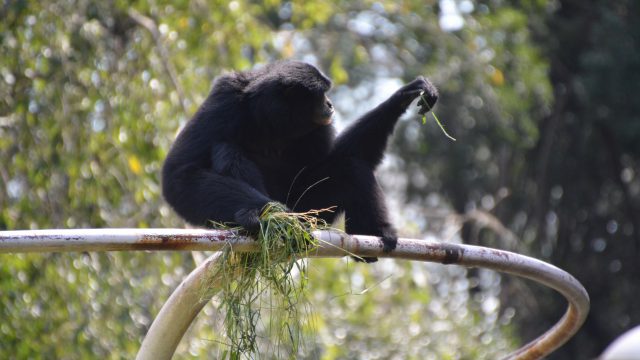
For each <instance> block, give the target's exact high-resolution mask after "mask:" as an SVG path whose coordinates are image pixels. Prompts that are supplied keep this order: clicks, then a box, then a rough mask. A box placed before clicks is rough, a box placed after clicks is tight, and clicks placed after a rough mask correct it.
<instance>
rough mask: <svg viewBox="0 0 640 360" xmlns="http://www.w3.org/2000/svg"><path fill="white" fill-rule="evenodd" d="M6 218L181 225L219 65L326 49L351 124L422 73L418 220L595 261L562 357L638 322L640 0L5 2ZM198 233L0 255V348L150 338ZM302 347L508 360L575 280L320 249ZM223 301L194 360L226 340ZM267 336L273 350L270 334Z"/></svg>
mask: <svg viewBox="0 0 640 360" xmlns="http://www.w3.org/2000/svg"><path fill="white" fill-rule="evenodd" d="M0 19H2V21H0V229H7V230H12V229H38V228H85V227H182V226H184V223H183V222H182V221H181V220H180V219H178V218H177V217H176V216H175V214H173V213H172V211H171V210H170V208H169V207H168V206H167V204H165V203H164V202H163V200H162V198H161V196H160V187H159V170H160V166H161V164H162V160H163V158H164V156H165V155H166V152H167V151H168V149H169V146H170V144H171V142H172V140H173V138H174V137H175V134H176V132H177V131H178V130H179V128H180V126H181V125H183V124H184V123H185V122H186V121H187V120H188V119H189V116H190V115H191V114H193V113H194V112H195V110H196V109H197V107H198V105H199V104H200V103H201V102H202V100H203V99H204V97H205V96H206V95H207V93H208V90H209V88H210V85H211V81H212V80H213V78H214V77H215V76H217V75H218V74H220V73H222V72H224V71H228V70H233V69H240V70H242V69H248V68H251V67H252V66H254V65H256V64H260V63H264V62H268V61H272V60H275V59H280V58H296V59H301V60H305V61H309V62H312V63H315V64H317V65H318V66H319V67H321V68H322V69H323V70H324V71H325V72H326V73H327V74H328V75H329V76H330V77H332V78H333V80H334V82H335V84H336V86H335V87H334V90H332V93H331V94H330V95H331V96H332V98H333V99H334V102H335V103H336V106H337V107H338V110H339V111H338V124H339V125H340V126H343V125H344V124H345V123H348V122H349V121H351V120H352V119H354V118H355V117H357V116H358V115H359V114H362V113H363V112H364V111H366V109H369V108H371V107H373V106H374V105H375V102H377V101H380V100H382V99H384V98H385V96H388V95H390V94H391V93H392V92H393V91H394V90H395V88H396V87H397V86H400V85H401V84H402V82H404V81H409V80H411V79H412V78H413V77H415V76H416V75H419V74H425V75H427V76H429V77H430V78H431V79H432V80H433V81H434V82H435V83H436V84H437V86H438V87H439V88H440V92H441V99H440V102H439V105H438V106H437V107H436V109H435V110H436V113H437V115H438V117H439V118H440V119H441V120H442V121H443V122H444V123H445V126H446V127H447V129H448V130H449V132H451V133H452V134H453V135H454V136H455V137H457V139H458V141H457V142H455V143H452V142H450V141H449V140H448V139H446V138H445V137H444V136H443V135H442V134H441V133H440V132H439V130H438V129H437V128H436V127H435V125H433V124H432V123H431V122H428V123H427V125H421V124H420V121H419V117H418V116H417V115H416V114H415V112H410V113H409V114H408V115H407V116H406V117H405V119H403V120H402V121H401V122H400V123H399V125H398V127H397V129H396V133H395V137H394V140H393V144H392V145H391V147H390V153H389V155H388V156H387V158H386V160H385V164H384V167H383V169H381V171H380V173H379V178H380V181H381V183H382V184H383V185H384V187H385V190H386V192H387V197H388V198H389V202H390V203H391V207H392V209H393V215H394V221H395V223H396V224H397V225H398V227H399V228H401V232H402V233H403V235H404V236H410V237H432V236H435V237H437V238H438V239H444V240H447V241H462V242H465V243H470V244H480V245H485V246H493V247H499V248H505V249H510V250H514V251H518V252H520V253H524V254H528V255H532V256H536V257H539V258H541V259H543V260H546V261H549V262H551V263H553V264H555V265H557V266H559V267H562V268H564V269H566V270H568V271H569V272H571V273H572V274H574V275H575V276H576V277H577V278H578V279H579V280H580V281H581V282H582V283H583V284H584V285H585V286H586V287H587V290H588V291H589V293H590V295H591V299H592V311H591V314H590V316H589V319H588V320H587V323H586V324H585V326H584V327H583V329H582V330H581V331H580V332H579V333H578V335H577V336H576V338H575V339H574V340H572V341H571V342H569V344H568V345H566V346H565V347H563V348H562V349H561V350H560V351H559V352H558V353H557V354H556V355H554V356H553V357H552V358H557V359H560V358H593V357H595V356H597V355H598V354H599V353H600V352H601V351H602V349H603V348H604V347H605V346H606V345H607V344H608V343H609V342H610V341H611V340H612V339H613V338H614V337H615V336H617V335H618V334H619V333H621V332H622V331H624V330H625V329H628V328H630V327H632V326H633V325H634V324H637V323H640V303H639V302H637V301H633V300H632V299H637V298H638V297H639V296H640V288H639V287H638V286H637V284H638V280H639V279H640V265H638V264H639V260H640V211H639V209H640V196H639V195H640V178H639V177H638V175H637V174H638V172H639V171H640V163H639V161H638V159H639V158H640V157H639V155H640V145H638V144H640V141H638V140H640V119H639V117H640V115H638V114H640V103H639V102H638V101H636V99H635V94H637V93H639V92H640V52H639V51H640V50H639V49H640V4H639V3H638V2H636V1H632V0H621V1H616V2H608V1H604V0H592V1H578V0H556V1H547V0H530V1H507V0H491V1H471V0H455V1H454V0H441V1H410V0H407V1H394V2H376V1H365V0H356V1H346V0H338V1H334V2H324V1H290V2H283V1H278V0H269V1H265V2H253V1H246V0H237V1H231V2H226V1H163V0H156V1H135V2H129V1H118V0H113V1H103V2H99V1H89V0H77V1H72V0H55V1H46V2H34V1H26V0H23V1H20V0H15V1H5V2H4V3H3V4H2V5H0ZM193 266H194V263H193V260H192V257H191V255H190V254H189V253H180V252H175V253H169V252H149V253H75V254H29V255H25V254H19V255H17V254H3V255H0V354H2V357H5V356H8V357H9V358H15V359H26V358H65V359H84V358H131V357H133V356H134V354H135V353H136V351H137V349H138V347H139V344H140V341H141V339H142V337H143V336H144V334H145V332H146V330H147V329H148V327H149V325H150V323H151V321H152V319H153V317H154V316H155V314H156V313H157V312H158V310H159V308H160V306H161V305H162V303H163V301H164V300H165V299H166V298H167V297H168V295H169V293H170V292H171V291H172V289H173V288H174V287H175V286H176V285H177V284H178V283H179V282H180V280H181V279H182V278H183V277H184V276H185V275H186V274H188V273H189V271H190V269H192V268H193ZM310 266H311V282H312V289H313V291H312V293H311V299H312V305H311V306H310V309H311V310H310V313H311V315H312V316H313V318H314V319H315V322H316V324H317V327H318V329H317V331H318V332H317V336H315V337H314V338H313V339H310V340H309V344H308V346H307V351H306V352H305V354H301V357H306V358H320V359H362V358H369V359H374V358H383V359H387V358H389V359H393V358H398V359H400V358H402V359H405V358H406V359H425V358H427V359H447V358H450V359H454V358H461V359H466V358H474V359H475V358H486V359H493V358H496V357H498V356H500V355H504V354H505V353H507V352H508V351H509V350H511V349H514V348H515V347H517V346H518V345H520V344H523V343H524V342H526V341H527V340H529V339H531V338H532V337H533V336H535V335H537V334H539V333H540V332H542V331H543V330H545V329H546V328H548V327H549V326H550V325H551V324H552V323H553V322H555V321H556V320H557V318H558V317H559V316H560V315H561V313H562V312H563V311H564V307H565V303H564V300H562V298H561V297H560V296H559V295H557V294H553V293H552V292H550V291H548V290H545V289H542V288H540V287H537V286H534V285H532V284H530V283H527V282H522V281H519V280H514V279H512V278H508V277H500V276H498V275H497V274H495V273H491V272H487V271H478V270H468V271H467V270H465V269H462V268H456V267H443V266H436V265H424V264H417V263H407V262H401V261H398V262H394V261H381V262H379V263H378V264H376V265H373V266H363V265H355V264H353V263H351V262H349V261H347V260H314V261H312V263H311V265H310ZM219 321H220V317H219V315H216V312H215V303H214V304H213V305H211V306H208V307H207V308H206V309H205V312H204V314H203V315H201V316H200V317H199V318H198V321H197V323H196V325H195V326H194V327H192V329H191V330H190V333H189V334H188V336H187V337H186V338H185V339H186V340H185V341H183V342H182V343H181V345H180V348H179V350H178V353H177V356H176V358H197V357H209V358H215V357H216V356H217V355H219V354H221V351H223V349H224V347H223V346H221V345H220V342H223V341H224V339H223V337H222V335H221V334H220V333H219V329H220V323H219ZM263 357H267V358H268V354H263Z"/></svg>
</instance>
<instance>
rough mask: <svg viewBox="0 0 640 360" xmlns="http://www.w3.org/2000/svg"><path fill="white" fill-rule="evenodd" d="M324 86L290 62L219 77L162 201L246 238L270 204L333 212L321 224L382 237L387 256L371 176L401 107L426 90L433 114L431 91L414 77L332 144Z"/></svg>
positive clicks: (386, 234) (168, 168)
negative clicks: (237, 228)
mask: <svg viewBox="0 0 640 360" xmlns="http://www.w3.org/2000/svg"><path fill="white" fill-rule="evenodd" d="M330 87H331V81H330V80H329V79H328V78H327V77H325V76H324V75H323V74H322V73H320V72H319V71H318V70H317V69H316V68H315V67H313V66H311V65H308V64H305V63H301V62H295V61H282V62H277V63H274V64H271V65H269V66H266V67H263V68H261V69H258V70H253V71H246V72H237V73H231V74H226V75H222V76H220V77H219V78H218V79H216V81H215V83H214V85H213V89H212V90H211V93H210V94H209V97H208V98H207V99H206V101H205V102H204V104H203V105H202V106H201V107H200V109H199V110H198V112H197V113H196V114H195V116H194V117H193V119H191V121H189V123H188V124H187V125H186V126H185V128H184V129H183V130H182V131H181V132H180V134H179V135H178V138H177V139H176V141H175V143H174V144H173V146H172V148H171V151H170V152H169V155H168V156H167V159H166V161H165V163H164V167H163V169H162V190H163V195H164V197H165V199H166V200H167V201H168V202H169V204H171V206H172V207H173V208H174V209H175V211H176V212H177V213H178V214H179V215H180V216H182V217H183V218H184V219H185V220H187V221H188V222H189V223H191V224H193V225H197V226H210V225H211V221H215V222H222V223H234V224H238V225H241V226H243V227H244V228H246V229H247V230H248V231H250V232H255V231H256V230H257V229H258V228H259V221H258V216H259V214H260V211H261V209H262V208H263V206H264V205H265V204H267V203H268V202H271V201H278V202H281V203H283V204H286V205H287V207H288V208H289V209H291V210H292V211H306V210H311V209H321V208H327V207H330V206H336V207H337V209H336V212H334V213H328V212H327V213H325V214H324V215H322V216H323V218H324V219H325V220H327V221H329V222H330V221H332V220H333V217H334V216H335V214H337V213H339V212H342V211H344V212H345V217H346V231H347V232H348V233H351V234H362V235H375V236H381V237H382V239H383V247H384V250H385V251H391V250H393V249H394V248H395V247H396V242H397V235H396V231H395V229H394V228H393V226H392V225H391V224H390V223H389V220H388V216H387V210H386V207H385V203H384V196H383V194H382V191H381V189H380V187H379V186H378V184H377V182H376V179H375V177H374V170H375V168H376V167H377V166H378V164H379V163H380V161H381V160H382V157H383V155H384V150H385V148H386V144H387V140H388V138H389V136H390V135H391V133H392V132H393V128H394V126H395V124H396V122H397V120H398V118H399V117H400V115H401V114H402V113H403V112H404V111H405V110H406V108H407V106H409V104H410V103H411V101H413V100H414V99H415V98H416V97H418V96H419V94H420V93H421V92H424V93H425V98H426V99H427V102H428V104H427V105H428V106H429V107H431V106H433V104H434V103H435V101H436V99H437V91H436V89H435V87H433V85H431V83H429V82H428V81H427V80H426V79H424V78H423V77H418V78H417V79H415V80H414V81H412V82H411V83H409V84H407V85H405V86H403V87H402V88H401V89H399V90H398V91H396V92H395V93H394V94H393V95H392V96H391V97H390V98H389V99H388V100H386V101H385V102H383V103H382V104H380V105H379V106H378V107H376V108H375V109H373V110H372V111H370V112H368V113H367V114H365V115H364V116H362V117H361V118H360V119H359V120H357V121H356V122H355V123H354V124H352V125H351V126H350V127H349V128H347V129H346V130H345V131H344V132H342V133H341V134H340V135H339V136H338V137H337V138H336V137H335V134H334V129H333V127H332V126H331V125H329V124H327V120H330V118H331V115H332V113H333V106H332V105H331V102H330V101H329V100H328V99H327V98H326V96H325V93H326V92H327V91H328V90H329V88H330ZM421 103H424V101H421ZM421 105H423V104H421ZM365 260H366V261H375V258H367V259H365Z"/></svg>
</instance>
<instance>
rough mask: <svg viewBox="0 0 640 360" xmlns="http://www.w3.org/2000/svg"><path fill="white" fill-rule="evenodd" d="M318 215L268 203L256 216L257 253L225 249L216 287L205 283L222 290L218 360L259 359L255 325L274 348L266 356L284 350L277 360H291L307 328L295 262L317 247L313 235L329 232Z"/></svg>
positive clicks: (300, 267) (302, 279)
mask: <svg viewBox="0 0 640 360" xmlns="http://www.w3.org/2000/svg"><path fill="white" fill-rule="evenodd" d="M321 211H329V210H319V211H311V212H307V213H290V212H287V211H286V208H285V207H284V206H283V205H282V204H279V203H270V204H268V205H267V206H266V207H265V209H264V210H263V212H262V214H261V215H260V222H261V224H260V228H261V229H260V233H259V235H258V239H257V241H258V242H259V243H260V245H261V247H260V251H259V252H254V253H236V252H234V251H233V248H232V246H231V244H229V245H228V246H227V247H226V248H225V250H224V252H223V260H222V261H221V262H220V263H219V264H220V265H219V266H218V267H217V268H216V269H215V270H214V271H215V274H212V275H213V276H212V277H211V279H212V281H215V282H216V283H210V284H208V286H209V288H218V289H221V290H220V294H219V298H220V307H221V309H222V310H223V311H224V312H225V314H226V315H225V319H224V324H225V329H226V339H225V341H224V343H226V344H227V345H228V346H229V350H228V351H225V353H224V354H223V358H227V357H228V358H229V359H240V358H241V357H242V356H243V355H246V356H248V357H251V358H254V357H259V356H258V350H259V349H258V340H261V339H259V338H258V327H259V326H260V327H261V328H262V329H263V330H264V332H265V333H266V334H267V335H268V337H269V338H268V339H266V342H265V343H266V344H268V345H270V346H274V347H275V351H270V352H271V354H274V353H278V352H280V351H287V352H288V353H289V354H288V355H285V356H282V357H289V358H293V357H295V355H296V354H297V353H298V351H299V349H300V346H301V345H302V344H303V343H304V342H303V329H307V328H309V325H310V324H309V320H308V317H306V316H305V315H306V313H305V312H304V311H301V310H300V308H301V307H302V306H304V304H305V302H306V297H305V294H306V289H307V288H306V286H307V277H306V272H307V268H306V262H304V261H299V260H300V259H301V258H302V257H304V255H305V253H307V252H309V251H311V250H313V249H315V248H316V247H317V245H318V244H317V240H316V239H315V238H314V237H313V235H312V232H313V231H315V230H318V229H326V228H328V226H327V224H326V223H325V222H323V221H322V220H319V219H318V218H317V217H316V215H317V214H318V213H319V212H321ZM213 279H215V280H213ZM261 310H268V313H269V318H268V319H266V320H263V319H262V316H261ZM279 357H281V356H278V358H279Z"/></svg>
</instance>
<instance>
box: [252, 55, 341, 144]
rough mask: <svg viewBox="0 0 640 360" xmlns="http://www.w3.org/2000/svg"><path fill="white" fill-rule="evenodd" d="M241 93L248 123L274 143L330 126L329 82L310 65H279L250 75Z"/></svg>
mask: <svg viewBox="0 0 640 360" xmlns="http://www.w3.org/2000/svg"><path fill="white" fill-rule="evenodd" d="M248 80H249V82H248V84H247V86H246V87H245V89H244V94H245V101H246V102H245V104H244V108H245V109H246V110H248V113H247V116H248V117H249V119H247V120H249V121H248V123H249V124H250V126H255V127H257V128H256V130H260V133H261V134H263V135H268V136H270V137H273V139H274V140H287V139H293V138H297V137H300V136H302V135H305V134H307V133H309V132H311V131H313V130H314V129H317V128H318V127H322V126H329V125H330V124H331V118H332V116H333V112H334V109H333V104H332V103H331V101H330V100H329V98H328V97H327V95H326V92H327V91H328V90H329V89H330V88H331V80H329V78H327V77H326V76H324V75H323V74H322V73H321V72H320V71H319V70H318V69H317V68H315V67H314V66H312V65H309V64H306V63H303V62H298V61H280V62H276V63H274V64H271V65H268V66H267V67H265V68H262V69H259V70H256V71H254V72H252V76H251V77H249V79H248Z"/></svg>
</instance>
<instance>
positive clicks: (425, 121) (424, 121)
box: [420, 93, 456, 141]
mask: <svg viewBox="0 0 640 360" xmlns="http://www.w3.org/2000/svg"><path fill="white" fill-rule="evenodd" d="M420 99H421V102H422V103H423V104H424V106H426V105H428V104H429V103H428V102H427V99H425V98H424V93H421V94H420ZM423 111H424V114H422V125H425V124H426V123H427V112H429V111H431V109H430V108H429V109H423ZM420 113H422V111H420ZM431 115H433V120H435V122H436V124H438V126H439V127H440V130H442V132H443V133H444V135H445V136H446V137H448V138H449V139H451V140H453V141H456V138H454V137H453V136H451V135H449V133H447V130H445V129H444V126H443V125H442V123H441V122H440V120H438V117H437V116H436V113H434V112H433V111H431Z"/></svg>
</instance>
